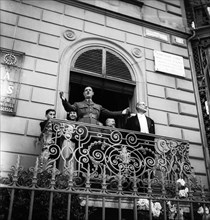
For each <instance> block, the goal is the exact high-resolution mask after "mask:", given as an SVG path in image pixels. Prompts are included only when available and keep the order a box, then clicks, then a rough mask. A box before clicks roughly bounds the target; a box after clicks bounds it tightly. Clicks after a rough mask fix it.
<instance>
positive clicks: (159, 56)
mask: <svg viewBox="0 0 210 220" xmlns="http://www.w3.org/2000/svg"><path fill="white" fill-rule="evenodd" d="M154 58H155V71H159V72H163V73H168V74H172V75H176V76H183V77H184V76H185V70H184V60H183V57H181V56H177V55H173V54H170V53H165V52H161V51H157V50H155V51H154Z"/></svg>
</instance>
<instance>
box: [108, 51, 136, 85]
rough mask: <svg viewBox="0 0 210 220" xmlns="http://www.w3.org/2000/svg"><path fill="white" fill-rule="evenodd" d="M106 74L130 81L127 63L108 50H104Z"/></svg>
mask: <svg viewBox="0 0 210 220" xmlns="http://www.w3.org/2000/svg"><path fill="white" fill-rule="evenodd" d="M106 75H107V76H112V77H115V78H120V79H125V80H129V81H132V79H131V75H130V71H129V69H128V67H127V65H126V64H125V63H124V62H123V61H122V60H121V59H120V58H119V57H117V56H116V55H114V54H112V53H110V52H109V51H107V52H106Z"/></svg>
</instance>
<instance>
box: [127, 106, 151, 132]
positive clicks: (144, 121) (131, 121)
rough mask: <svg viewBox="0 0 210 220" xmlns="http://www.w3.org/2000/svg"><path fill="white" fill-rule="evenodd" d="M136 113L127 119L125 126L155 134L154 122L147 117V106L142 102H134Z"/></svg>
mask: <svg viewBox="0 0 210 220" xmlns="http://www.w3.org/2000/svg"><path fill="white" fill-rule="evenodd" d="M136 111H137V114H136V115H135V116H131V117H130V118H128V119H127V123H126V126H125V128H126V129H129V130H133V131H140V132H142V133H151V134H155V123H154V121H153V120H152V119H151V118H149V117H147V116H146V115H145V113H146V112H147V106H146V105H145V103H144V102H138V103H137V104H136Z"/></svg>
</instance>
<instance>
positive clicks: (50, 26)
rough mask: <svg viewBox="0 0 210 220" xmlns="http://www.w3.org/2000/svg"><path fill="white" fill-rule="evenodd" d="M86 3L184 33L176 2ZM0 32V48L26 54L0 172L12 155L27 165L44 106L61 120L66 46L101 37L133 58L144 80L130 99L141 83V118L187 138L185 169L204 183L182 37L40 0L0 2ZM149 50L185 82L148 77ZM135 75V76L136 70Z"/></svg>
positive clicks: (4, 133) (4, 129) (4, 119)
mask: <svg viewBox="0 0 210 220" xmlns="http://www.w3.org/2000/svg"><path fill="white" fill-rule="evenodd" d="M70 2H71V1H70ZM70 2H69V3H70ZM90 2H91V3H93V4H95V6H97V7H102V8H106V7H107V9H109V10H111V11H114V10H118V11H117V12H120V13H121V14H123V13H125V14H127V13H130V14H129V16H133V17H135V18H138V17H137V15H139V16H140V17H139V19H142V20H144V21H149V22H153V23H155V24H157V25H161V26H165V27H170V28H172V29H174V30H178V29H179V30H183V31H184V30H185V28H184V22H183V17H182V16H181V11H182V10H181V8H180V2H179V1H178V0H177V1H175V0H174V1H173V4H172V3H171V1H144V2H145V6H143V8H142V9H140V8H138V9H137V6H134V5H128V4H127V3H122V2H119V1H114V3H112V4H111V3H110V1H105V0H104V1H90ZM111 2H112V1H111ZM114 4H118V5H114ZM127 7H129V10H128V8H127ZM117 8H118V9H117ZM126 9H127V10H126ZM130 10H131V11H130ZM135 11H136V12H135ZM131 12H132V13H131ZM172 14H173V15H172ZM127 15H128V14H127ZM66 30H71V31H72V33H74V35H75V39H74V40H73V39H72V40H67V39H66V38H65V37H64V35H63V34H64V32H65V31H66ZM148 31H150V33H151V32H152V33H153V36H151V34H148ZM174 33H175V32H174ZM0 34H1V38H0V41H1V47H2V48H6V49H10V50H15V51H20V52H24V53H25V60H24V63H23V69H22V73H21V88H20V94H19V101H18V108H17V114H16V116H15V117H11V116H4V115H2V116H1V125H2V126H1V151H2V153H1V159H2V160H1V165H2V169H3V170H9V168H10V166H11V165H13V164H14V160H15V157H16V154H17V153H20V154H24V155H26V156H27V157H28V159H27V158H25V159H24V161H23V163H24V164H23V165H26V166H31V165H33V163H34V161H35V158H36V156H37V155H39V153H40V150H41V149H40V148H39V147H38V146H35V142H36V140H37V137H38V136H39V134H40V128H39V123H40V121H41V120H43V119H44V115H45V110H46V109H48V108H55V109H56V110H57V111H58V117H59V118H64V116H65V112H64V110H63V109H60V108H61V104H60V100H59V98H58V92H59V90H64V91H65V92H66V93H67V92H68V85H69V81H67V80H66V79H68V77H69V76H68V73H69V72H68V71H66V72H63V71H61V70H63V69H65V68H66V69H67V70H69V66H65V64H63V62H62V56H63V54H64V52H65V51H66V50H67V48H68V50H69V51H70V52H69V53H73V52H74V51H71V48H72V50H73V48H74V47H71V46H73V45H75V44H76V43H77V41H81V42H83V44H85V39H93V40H94V39H103V41H104V42H109V43H110V44H114V45H115V48H117V47H118V46H119V48H123V49H124V50H125V51H127V54H128V55H129V56H128V57H127V58H128V59H130V57H132V61H131V63H133V64H132V65H133V68H134V69H135V68H136V69H138V68H139V69H140V71H141V77H140V78H141V79H142V80H143V81H139V82H137V90H136V94H137V98H136V97H134V99H137V100H138V99H139V98H138V97H141V96H140V95H138V93H139V91H141V84H142V83H143V84H144V88H145V95H144V96H143V97H144V99H145V101H146V102H147V104H148V107H149V111H148V115H149V116H150V117H152V118H153V119H154V121H155V123H156V134H158V135H163V136H169V137H173V138H182V139H186V140H189V141H190V157H191V162H192V166H194V167H195V171H196V173H197V174H198V175H201V176H204V177H203V180H204V182H205V183H206V178H205V172H206V171H205V166H204V160H203V150H202V143H201V130H200V126H199V120H198V112H197V108H196V99H195V91H194V86H193V83H192V70H191V65H190V58H189V57H190V56H189V52H188V47H187V43H186V39H181V42H182V43H181V44H180V43H177V39H179V37H178V35H177V36H176V34H170V33H169V32H167V31H166V32H164V31H156V30H150V29H149V28H147V27H142V26H139V25H137V24H135V23H130V22H129V21H126V20H118V19H117V18H114V17H110V16H108V15H105V14H99V13H97V10H95V11H94V10H91V11H90V10H85V8H84V7H83V8H77V7H75V6H71V5H65V4H63V3H59V2H57V1H39V0H34V1H33V0H30V1H21V2H19V1H12V0H7V1H2V2H1V33H0ZM179 40H180V39H179ZM96 42H97V40H96ZM179 42H180V41H179ZM104 44H105V43H104ZM69 48H70V49H69ZM133 49H137V50H138V51H139V52H140V53H141V56H134V55H133V54H132V51H133ZM154 50H158V51H162V52H167V53H170V54H174V55H179V56H182V57H183V58H184V67H185V74H186V77H184V78H182V77H176V76H173V75H168V74H164V73H158V72H155V69H154V56H153V51H154ZM70 62H71V60H69V61H68V65H70ZM134 72H135V74H136V78H138V74H140V73H138V71H134ZM142 92H143V91H142Z"/></svg>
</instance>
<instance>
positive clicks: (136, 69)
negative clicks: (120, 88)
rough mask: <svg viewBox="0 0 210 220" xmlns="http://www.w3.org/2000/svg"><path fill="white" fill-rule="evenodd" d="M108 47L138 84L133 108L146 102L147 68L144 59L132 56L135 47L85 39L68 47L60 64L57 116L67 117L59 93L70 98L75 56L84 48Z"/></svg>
mask: <svg viewBox="0 0 210 220" xmlns="http://www.w3.org/2000/svg"><path fill="white" fill-rule="evenodd" d="M93 46H97V47H106V48H108V49H109V50H113V51H114V52H115V53H117V54H119V56H121V57H122V58H123V59H124V60H125V61H126V62H127V64H128V65H129V67H130V69H131V72H130V74H131V78H132V80H133V81H134V82H136V87H135V90H134V98H133V100H132V102H131V107H133V108H134V106H135V103H136V102H137V101H139V100H143V101H145V102H147V101H146V83H145V66H144V62H143V61H144V57H136V56H134V55H133V54H132V50H133V49H134V48H133V46H132V47H131V46H128V45H124V44H122V45H120V44H118V43H115V42H113V41H109V40H106V39H101V38H83V39H80V40H78V41H75V42H74V43H73V44H71V45H70V46H67V47H66V48H65V49H64V51H63V53H62V55H61V57H60V62H59V72H58V85H57V101H56V102H57V103H56V109H57V116H58V117H59V118H64V117H65V114H66V113H65V111H64V110H63V107H62V103H61V101H60V99H59V92H60V91H63V92H64V94H65V97H68V93H69V81H70V69H71V64H72V60H73V58H74V56H75V55H76V54H77V53H78V52H79V51H81V50H82V49H84V48H87V47H93Z"/></svg>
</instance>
